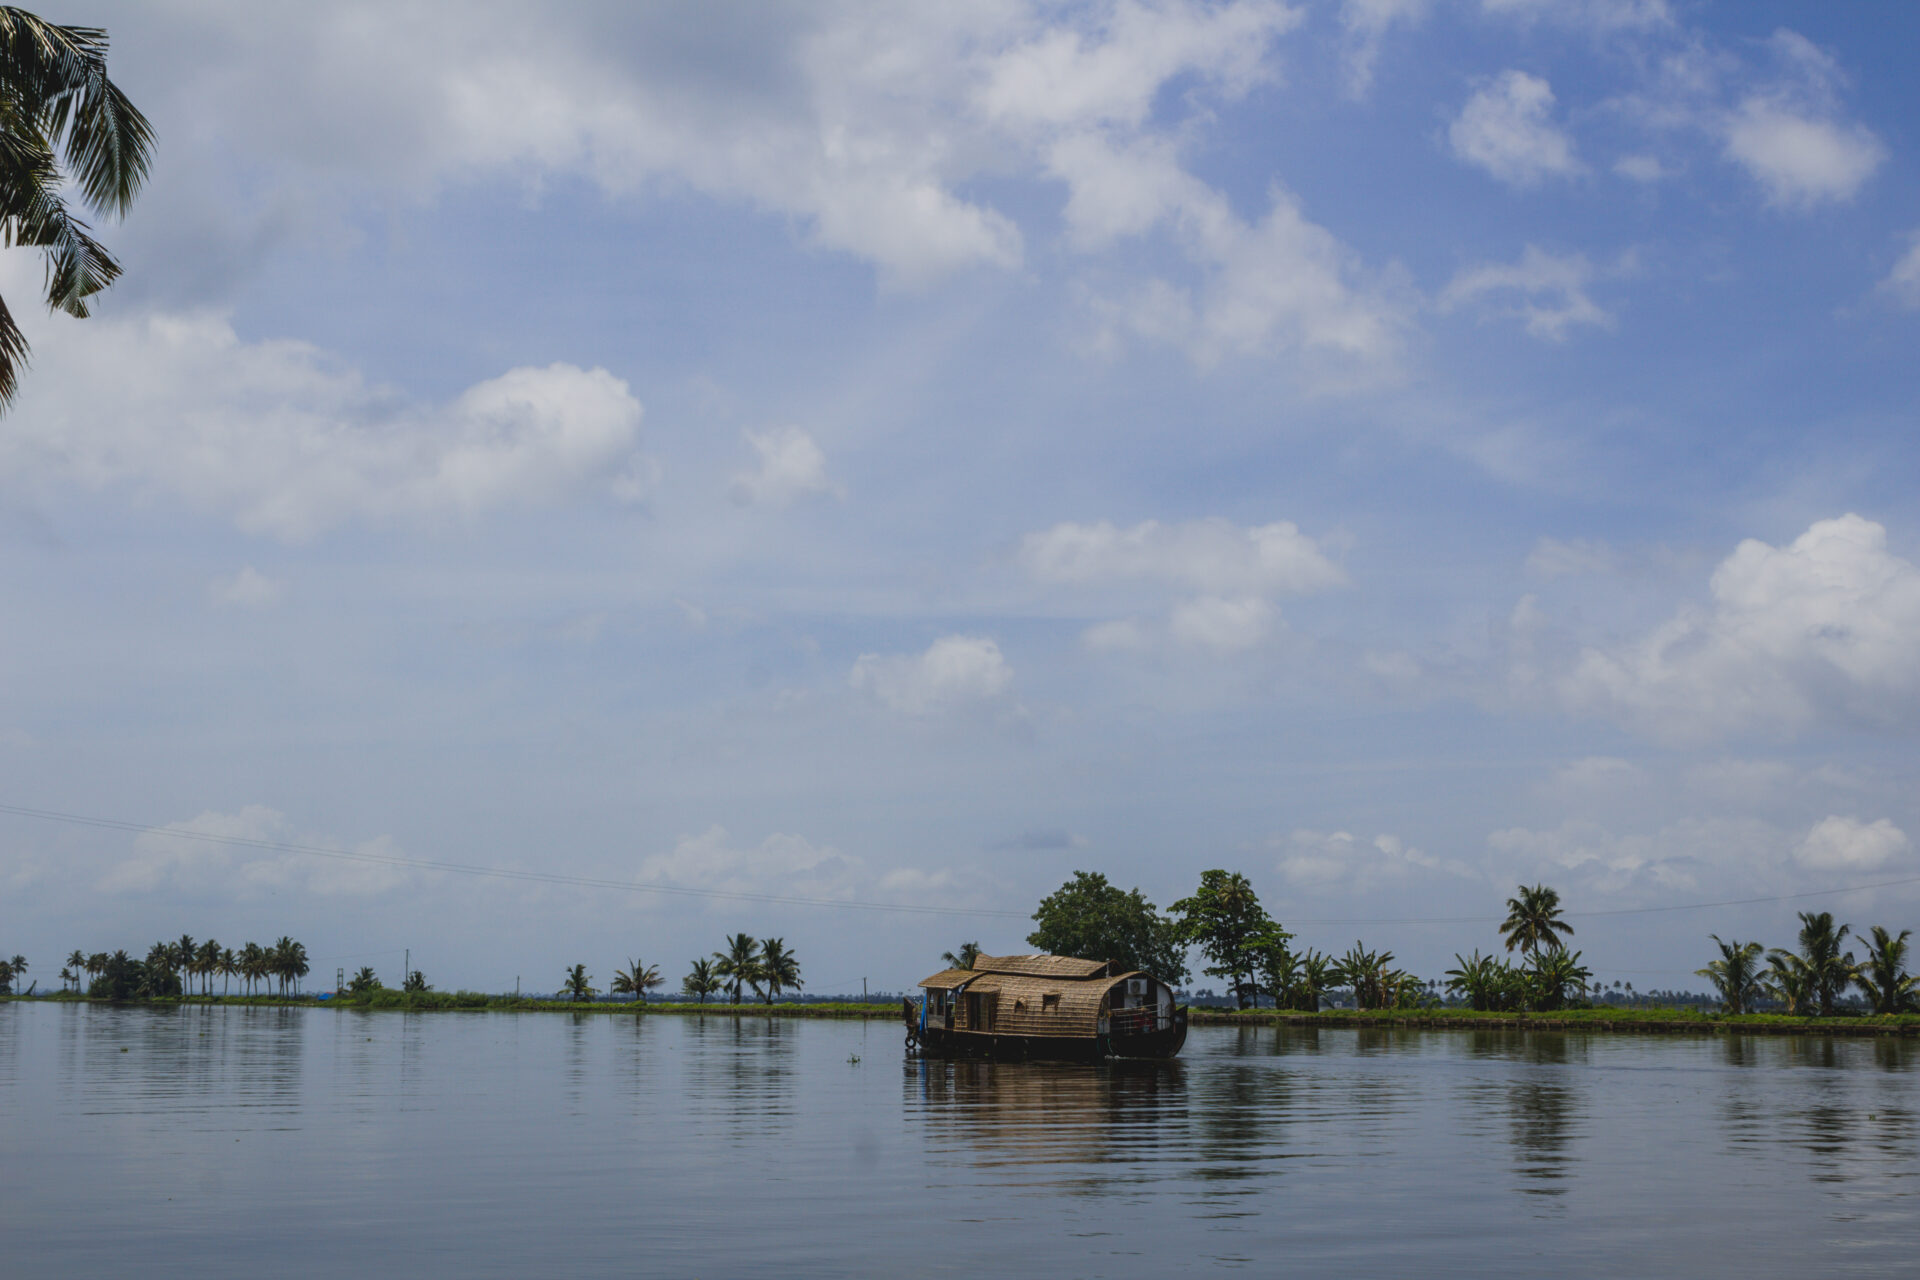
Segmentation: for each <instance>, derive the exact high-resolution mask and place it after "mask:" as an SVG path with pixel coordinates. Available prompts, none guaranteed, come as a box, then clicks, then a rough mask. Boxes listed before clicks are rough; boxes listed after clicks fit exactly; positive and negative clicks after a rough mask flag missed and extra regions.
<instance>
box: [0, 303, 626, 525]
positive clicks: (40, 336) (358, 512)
mask: <svg viewBox="0 0 1920 1280" xmlns="http://www.w3.org/2000/svg"><path fill="white" fill-rule="evenodd" d="M75 327H76V326H75V325H74V324H73V323H72V322H64V323H63V322H62V320H61V319H60V318H58V317H54V318H52V319H50V320H48V321H47V322H46V328H45V330H44V333H38V332H37V333H36V334H35V335H34V356H35V367H34V371H33V376H32V377H31V378H28V379H26V380H24V385H23V388H22V391H21V395H20V402H19V405H18V407H17V409H16V410H15V411H14V412H13V413H12V414H10V415H9V419H8V421H9V429H8V430H7V431H6V432H5V433H4V434H3V435H0V482H4V483H8V484H12V485H15V486H20V487H26V488H30V489H40V490H45V489H50V488H56V489H57V488H58V487H60V486H66V485H71V486H77V487H80V488H85V489H95V490H100V489H108V488H119V489H125V490H129V491H132V492H133V493H136V494H138V495H140V496H142V497H145V498H149V499H152V498H166V499H171V500H175V501H179V502H182V503H184V504H186V505H187V506H189V507H192V508H194V509H197V510H201V511H205V512H209V513H212V514H216V515H220V516H223V517H227V518H230V519H232V520H233V521H234V523H235V524H237V525H238V526H239V527H240V528H241V529H243V530H245V531H247V532H249V533H259V534H266V535H269V536H272V537H276V538H282V539H290V540H297V539H305V538H310V537H312V536H314V535H315V534H317V533H320V532H322V531H324V530H327V529H330V528H333V527H335V526H337V525H340V524H343V523H347V522H350V521H358V522H364V523H369V524H388V523H393V522H396V521H403V520H418V519H433V518H439V517H448V516H452V517H462V518H464V517H472V516H477V515H480V514H483V513H486V512H489V511H493V510H497V509H500V508H507V507H516V506H530V505H543V504H554V503H560V502H565V501H569V500H573V499H576V498H579V497H581V496H584V495H586V494H590V493H593V492H595V491H598V492H600V493H602V494H605V495H608V496H611V497H614V498H616V499H632V498H636V497H638V496H640V495H641V494H642V493H643V492H644V491H645V489H646V486H647V483H648V475H649V464H648V461H647V460H646V459H645V458H644V457H643V456H641V454H640V453H639V440H640V417H641V408H640V402H639V401H638V400H636V399H634V397H633V395H632V393H631V392H630V391H629V389H628V387H627V384H626V383H624V382H622V381H621V380H620V379H618V378H616V377H614V376H613V375H612V374H610V373H608V372H607V371H606V370H604V369H581V368H578V367H576V366H573V365H568V364H554V365H548V366H546V367H545V368H522V369H512V370H509V371H508V372H506V373H504V374H502V375H500V376H499V377H497V378H492V379H489V380H487V381H485V382H481V383H478V384H476V385H474V386H473V387H470V388H468V389H467V390H466V391H465V392H463V393H462V394H460V395H459V396H456V397H455V398H454V399H453V400H452V401H450V402H448V403H446V404H443V405H421V404H417V403H414V402H412V401H409V400H407V399H406V398H404V397H402V396H400V395H399V394H398V393H396V392H394V391H392V390H389V389H386V388H382V387H377V386H370V385H368V384H367V383H366V382H365V381H364V380H363V379H362V378H361V377H360V376H359V375H358V374H357V373H355V372H354V371H352V370H351V369H344V368H341V367H339V365H338V363H337V362H336V361H335V360H333V359H331V358H330V357H329V356H328V355H327V354H326V353H325V352H323V351H321V350H319V349H317V348H315V347H313V346H311V345H309V344H307V343H303V342H294V341H286V340H267V341H260V342H246V341H242V340H241V339H240V338H239V337H238V336H237V335H236V334H235V333H234V331H233V328H232V326H231V325H230V324H229V323H228V322H227V321H226V320H225V319H222V318H220V317H218V316H213V315H204V314H202V315H152V316H148V317H145V318H141V319H115V318H96V319H93V320H89V321H87V322H86V324H85V332H84V333H83V334H76V333H75V332H74V330H75ZM103 368H106V369H112V370H113V371H114V376H113V377H111V378H102V377H100V376H98V371H99V370H100V369H103Z"/></svg>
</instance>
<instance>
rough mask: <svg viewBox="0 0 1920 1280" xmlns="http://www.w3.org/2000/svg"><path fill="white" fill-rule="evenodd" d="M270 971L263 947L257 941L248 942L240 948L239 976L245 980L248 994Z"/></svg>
mask: <svg viewBox="0 0 1920 1280" xmlns="http://www.w3.org/2000/svg"><path fill="white" fill-rule="evenodd" d="M272 971H273V970H272V966H270V965H269V964H268V962H267V949H266V948H265V947H263V946H261V945H260V944H259V943H257V942H249V943H248V944H247V945H246V946H244V947H241V948H240V976H241V977H242V978H244V979H245V980H246V984H247V994H248V995H252V994H253V993H254V991H255V989H256V987H257V985H258V984H259V983H262V982H265V981H266V979H267V975H268V974H269V973H271V972H272Z"/></svg>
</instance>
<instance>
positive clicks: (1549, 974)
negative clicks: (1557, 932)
mask: <svg viewBox="0 0 1920 1280" xmlns="http://www.w3.org/2000/svg"><path fill="white" fill-rule="evenodd" d="M1527 976H1528V978H1529V980H1530V984H1531V986H1532V988H1533V1000H1532V1004H1533V1007H1534V1008H1536V1009H1539V1010H1541V1011H1543V1012H1547V1013H1551V1012H1553V1011H1554V1010H1556V1009H1563V1008H1565V1007H1566V1004H1567V1001H1569V1000H1571V999H1573V997H1574V996H1575V995H1576V994H1577V993H1579V992H1582V991H1585V990H1586V988H1587V981H1588V979H1590V978H1592V977H1593V972H1592V971H1591V970H1589V969H1588V968H1587V967H1586V966H1585V965H1583V964H1581V963H1580V953H1579V952H1578V951H1568V950H1567V949H1566V948H1565V947H1562V946H1555V947H1552V948H1550V949H1549V950H1546V951H1541V952H1536V953H1535V954H1534V957H1533V969H1532V971H1531V972H1530V973H1529V974H1528V975H1527Z"/></svg>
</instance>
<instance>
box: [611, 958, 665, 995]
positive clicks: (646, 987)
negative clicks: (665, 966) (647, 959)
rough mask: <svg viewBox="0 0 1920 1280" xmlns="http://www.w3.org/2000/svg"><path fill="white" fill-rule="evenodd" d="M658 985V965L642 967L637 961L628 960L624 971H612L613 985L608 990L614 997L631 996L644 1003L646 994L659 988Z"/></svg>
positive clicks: (659, 981)
mask: <svg viewBox="0 0 1920 1280" xmlns="http://www.w3.org/2000/svg"><path fill="white" fill-rule="evenodd" d="M660 983H661V977H660V967H659V966H658V965H651V964H648V965H643V964H641V963H640V962H639V961H638V960H629V961H627V967H626V968H625V969H615V970H614V971H613V985H612V986H611V987H609V988H608V990H610V991H611V992H612V993H613V994H614V995H617V996H632V997H633V998H634V999H635V1000H638V1001H640V1002H642V1003H644V1002H645V1001H646V998H647V992H649V991H651V990H652V989H653V988H655V987H657V986H659V985H660Z"/></svg>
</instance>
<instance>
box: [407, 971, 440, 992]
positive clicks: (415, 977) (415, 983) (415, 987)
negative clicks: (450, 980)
mask: <svg viewBox="0 0 1920 1280" xmlns="http://www.w3.org/2000/svg"><path fill="white" fill-rule="evenodd" d="M400 989H401V990H402V991H431V990H433V988H432V987H430V986H428V985H427V975H426V974H424V973H422V972H420V970H418V969H415V970H414V971H413V972H412V973H410V974H408V975H407V980H406V981H405V982H404V983H402V984H401V986H400Z"/></svg>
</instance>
